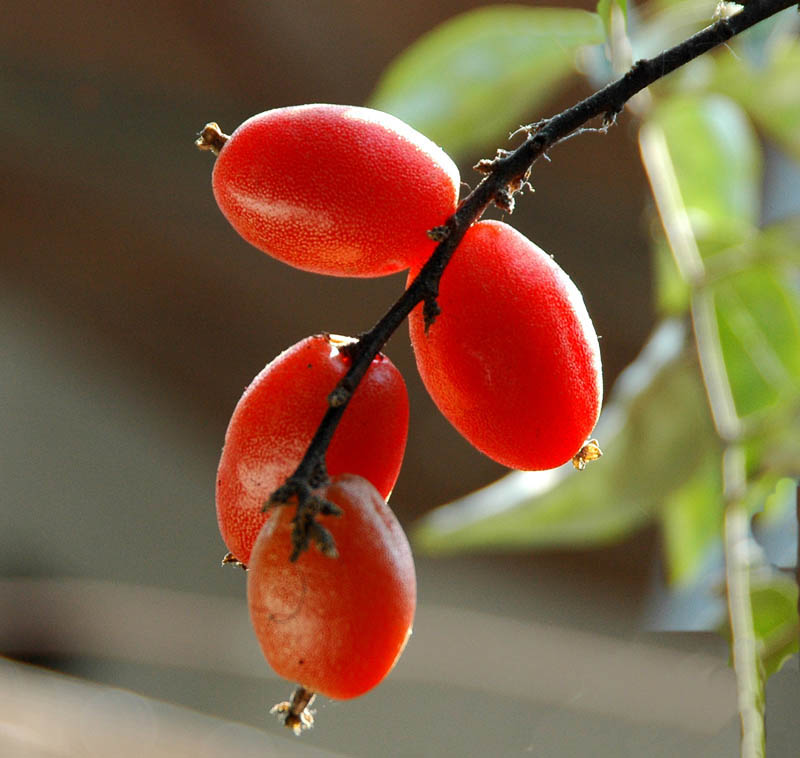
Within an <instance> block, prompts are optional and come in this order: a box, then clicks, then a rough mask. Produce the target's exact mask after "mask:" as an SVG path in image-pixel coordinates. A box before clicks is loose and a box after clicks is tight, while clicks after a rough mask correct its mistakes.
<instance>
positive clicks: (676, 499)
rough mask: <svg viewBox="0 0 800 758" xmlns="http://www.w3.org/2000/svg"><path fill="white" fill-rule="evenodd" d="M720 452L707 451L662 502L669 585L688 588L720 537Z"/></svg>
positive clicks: (721, 498)
mask: <svg viewBox="0 0 800 758" xmlns="http://www.w3.org/2000/svg"><path fill="white" fill-rule="evenodd" d="M721 479H722V477H721V469H720V458H719V451H718V450H715V449H714V448H712V447H709V448H708V450H707V452H706V456H705V458H704V459H703V460H702V461H701V464H700V466H699V467H698V468H697V470H696V471H695V472H694V474H693V475H692V476H691V477H690V478H689V479H688V480H687V481H686V482H684V483H683V484H682V485H681V486H679V487H678V488H676V489H675V490H674V491H672V492H671V493H669V494H668V495H667V496H666V497H665V498H664V509H663V511H662V514H661V524H662V529H663V534H664V553H665V560H666V567H667V575H668V577H669V582H670V584H671V585H673V586H675V585H681V586H686V585H689V584H691V583H692V582H693V581H694V580H695V579H696V578H697V576H698V574H699V572H700V571H701V570H702V569H703V568H704V567H705V566H706V565H707V560H706V559H707V554H708V551H709V550H710V549H711V548H712V547H713V548H719V545H720V540H721V537H722V508H723V496H722V480H721Z"/></svg>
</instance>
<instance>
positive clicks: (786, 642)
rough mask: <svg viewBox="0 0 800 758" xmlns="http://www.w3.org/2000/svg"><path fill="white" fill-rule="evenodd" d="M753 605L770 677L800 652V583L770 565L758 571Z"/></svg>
mask: <svg viewBox="0 0 800 758" xmlns="http://www.w3.org/2000/svg"><path fill="white" fill-rule="evenodd" d="M750 604H751V607H752V609H753V633H754V636H755V639H756V644H757V646H758V656H759V659H760V661H761V665H762V667H763V672H764V676H765V677H770V676H772V675H773V674H774V673H776V672H777V671H779V670H780V668H781V666H783V664H784V663H785V662H786V661H787V660H788V659H789V658H790V657H791V656H792V655H794V654H795V653H797V652H798V617H797V584H796V582H794V581H793V580H792V579H791V578H789V577H788V576H784V575H783V574H780V573H779V572H777V571H773V570H771V569H770V568H769V567H765V568H763V569H760V570H758V571H755V572H753V575H752V577H751V579H750ZM728 636H730V630H728Z"/></svg>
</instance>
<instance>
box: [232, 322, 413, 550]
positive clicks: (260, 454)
mask: <svg viewBox="0 0 800 758" xmlns="http://www.w3.org/2000/svg"><path fill="white" fill-rule="evenodd" d="M353 341H354V340H352V339H350V338H347V337H337V336H332V335H317V336H314V337H307V338H306V339H304V340H302V341H300V342H298V343H297V344H296V345H293V346H292V347H290V348H289V349H288V350H285V351H284V352H283V353H281V354H280V355H279V356H278V357H277V358H275V359H274V360H273V361H272V362H271V363H269V364H268V365H267V366H266V367H265V368H264V369H263V370H262V371H261V373H259V374H258V376H257V377H256V378H255V379H254V380H253V381H252V383H251V384H250V386H249V387H248V388H247V389H246V390H245V392H244V394H243V395H242V397H241V399H240V400H239V403H238V404H237V406H236V409H235V410H234V412H233V416H232V417H231V420H230V423H229V424H228V430H227V432H226V434H225V446H224V448H223V450H222V456H221V458H220V462H219V468H218V471H217V520H218V522H219V529H220V533H221V534H222V538H223V540H224V541H225V544H226V545H227V546H228V550H230V551H231V553H233V555H234V556H235V557H236V558H237V559H238V560H239V561H241V562H242V563H244V564H245V565H249V562H250V551H251V549H252V547H253V543H254V542H255V540H256V537H257V536H258V533H259V530H260V529H261V527H262V525H263V523H264V521H265V520H266V519H267V517H268V516H269V513H262V507H263V505H264V503H265V502H266V501H267V500H268V499H269V497H270V495H271V494H272V493H273V492H274V491H275V490H276V489H277V488H278V487H280V486H281V485H282V484H283V483H284V481H285V480H286V478H287V477H288V476H290V475H291V474H292V473H293V472H294V470H295V468H296V467H297V464H298V463H300V459H301V458H302V457H303V454H304V453H305V451H306V448H307V447H308V444H309V442H310V441H311V438H312V437H313V435H314V432H315V431H316V430H317V427H318V426H319V423H320V421H321V420H322V417H323V415H324V414H325V411H326V410H327V408H328V402H327V396H328V394H329V393H330V391H331V390H332V389H333V388H334V387H335V386H336V383H337V382H338V381H339V380H340V379H341V378H342V377H343V376H344V375H345V373H346V372H347V369H348V368H349V363H350V361H349V358H347V356H346V355H345V354H344V353H343V352H341V351H340V349H339V348H340V347H343V346H344V345H345V344H346V343H348V342H353ZM407 435H408V395H407V392H406V386H405V383H404V382H403V377H402V376H401V375H400V372H399V371H398V370H397V368H395V366H394V364H393V363H392V362H391V361H390V360H389V359H388V358H387V357H386V356H385V355H381V354H379V355H378V356H376V357H375V358H374V359H373V361H372V365H371V366H370V368H369V370H368V371H367V373H366V374H365V376H364V378H363V380H362V381H361V383H360V384H359V386H358V388H357V389H356V391H355V393H354V394H353V397H352V399H351V401H350V403H349V405H348V406H347V408H346V410H345V412H344V416H343V417H342V420H341V422H340V424H339V426H338V427H337V429H336V432H335V434H334V435H333V440H332V441H331V444H330V447H329V448H328V452H327V455H326V457H325V460H326V463H327V467H328V472H329V473H330V474H332V475H333V474H340V473H353V474H358V475H360V476H363V477H364V478H366V479H368V480H369V481H370V482H372V483H373V484H374V486H375V487H376V489H377V490H378V491H379V492H380V493H381V495H382V496H383V497H384V498H386V497H388V496H389V493H390V492H391V490H392V487H394V483H395V481H396V480H397V475H398V474H399V472H400V465H401V463H402V460H403V453H404V451H405V445H406V437H407ZM288 555H289V553H288V552H287V553H286V554H285V555H284V556H283V558H284V560H286V559H287V557H288Z"/></svg>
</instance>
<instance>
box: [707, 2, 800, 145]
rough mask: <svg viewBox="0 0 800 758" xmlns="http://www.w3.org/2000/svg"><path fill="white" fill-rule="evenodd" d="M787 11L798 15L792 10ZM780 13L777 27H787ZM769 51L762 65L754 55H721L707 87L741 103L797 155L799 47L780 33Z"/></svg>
mask: <svg viewBox="0 0 800 758" xmlns="http://www.w3.org/2000/svg"><path fill="white" fill-rule="evenodd" d="M788 13H789V14H791V13H794V14H795V15H797V12H796V11H795V10H793V9H789V11H788ZM781 16H782V20H783V22H784V23H783V26H782V27H776V29H782V28H784V27H787V26H788V24H787V23H786V22H787V21H788V19H789V16H787V15H784V14H781ZM772 21H773V23H775V24H777V23H778V21H779V19H778V17H775V19H772ZM760 26H761V25H760V24H759V27H760ZM757 28H758V27H757ZM768 53H769V57H768V59H767V61H766V63H763V64H762V65H759V62H760V61H759V62H753V58H754V56H753V55H751V56H749V59H750V60H748V59H746V58H744V57H743V56H736V55H727V56H720V57H719V59H718V60H717V65H716V67H715V69H714V75H713V78H712V81H711V83H710V88H712V89H714V90H716V91H717V92H721V93H724V94H725V95H727V96H728V97H730V98H732V99H734V100H736V101H737V102H738V103H740V104H741V106H742V107H744V108H745V109H746V110H747V112H748V114H749V115H750V117H751V118H752V119H753V120H754V121H755V122H756V123H757V124H759V126H761V127H762V128H763V129H764V131H766V132H767V133H768V134H770V135H771V136H772V137H773V138H774V139H775V140H776V141H777V142H778V143H779V144H781V145H782V146H783V147H784V148H785V149H786V150H788V151H789V152H791V153H792V154H793V155H794V156H795V157H797V158H800V86H798V79H799V78H800V73H798V72H800V47H798V45H797V40H796V38H793V37H788V36H787V37H783V36H780V37H778V38H777V41H775V43H774V44H773V45H772V46H771V47H770V48H769V50H768ZM765 55H766V53H765ZM761 57H764V56H761Z"/></svg>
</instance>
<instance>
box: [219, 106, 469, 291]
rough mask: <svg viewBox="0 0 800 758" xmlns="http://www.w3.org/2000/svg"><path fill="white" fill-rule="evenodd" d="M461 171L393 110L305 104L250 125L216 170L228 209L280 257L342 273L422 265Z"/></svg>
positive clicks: (452, 204)
mask: <svg viewBox="0 0 800 758" xmlns="http://www.w3.org/2000/svg"><path fill="white" fill-rule="evenodd" d="M459 186H460V179H459V174H458V169H457V168H456V166H455V164H454V163H453V161H452V160H450V158H449V157H448V156H447V154H446V153H445V152H444V151H443V150H442V149H441V148H439V147H438V146H436V145H435V144H434V143H433V142H431V141H430V140H429V139H428V138H427V137H424V136H423V135H421V134H420V133H419V132H416V131H415V130H414V129H412V128H411V127H410V126H408V125H407V124H405V123H404V122H402V121H400V120H399V119H397V118H395V117H394V116H390V115H389V114H387V113H382V112H381V111H375V110H372V109H370V108H358V107H355V106H346V105H319V104H317V105H299V106H293V107H289V108H277V109H275V110H271V111H266V112H265V113H260V114H258V115H256V116H253V117H252V118H250V119H248V120H247V121H245V122H244V123H243V124H242V125H241V126H240V127H239V128H238V129H236V131H234V133H233V134H232V135H231V136H230V138H229V139H228V140H227V142H226V143H225V145H224V146H223V147H222V149H221V151H220V153H219V157H218V158H217V161H216V164H215V166H214V176H213V187H214V195H215V197H216V199H217V203H218V204H219V207H220V208H221V209H222V212H223V213H224V214H225V216H226V218H227V219H228V221H230V223H231V224H232V225H233V228H234V229H236V231H237V232H239V234H241V235H242V237H244V238H245V239H246V240H247V241H248V242H250V243H251V244H253V245H255V246H256V247H257V248H259V249H260V250H263V251H264V252H265V253H268V254H269V255H271V256H273V257H275V258H277V259H278V260H281V261H284V262H285V263H289V264H291V265H292V266H296V267H297V268H301V269H305V270H306V271H315V272H317V273H321V274H335V275H338V276H382V275H384V274H392V273H395V272H396V271H401V270H403V269H407V268H408V267H409V266H411V265H412V264H413V263H415V262H422V261H424V260H425V259H426V258H427V257H429V256H430V254H431V253H432V252H433V249H434V246H435V243H434V242H432V241H431V240H430V239H429V238H428V236H427V234H426V232H427V231H428V230H429V229H431V228H433V227H435V226H438V225H440V224H443V223H444V222H445V220H446V219H447V217H448V216H449V215H450V214H452V213H453V211H454V210H455V208H456V203H457V200H458V191H459Z"/></svg>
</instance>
